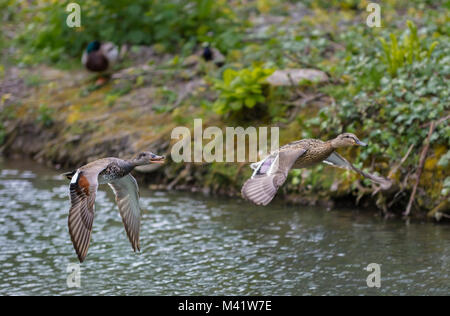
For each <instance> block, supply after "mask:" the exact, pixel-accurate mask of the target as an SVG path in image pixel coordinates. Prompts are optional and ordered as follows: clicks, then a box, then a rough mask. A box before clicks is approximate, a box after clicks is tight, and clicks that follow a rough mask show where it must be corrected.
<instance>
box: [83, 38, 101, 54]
mask: <svg viewBox="0 0 450 316" xmlns="http://www.w3.org/2000/svg"><path fill="white" fill-rule="evenodd" d="M100 46H101V44H100V42H99V41H93V42H90V43H89V44H88V46H87V49H86V52H87V53H88V54H89V53H92V52H96V51H98V50H99V49H100Z"/></svg>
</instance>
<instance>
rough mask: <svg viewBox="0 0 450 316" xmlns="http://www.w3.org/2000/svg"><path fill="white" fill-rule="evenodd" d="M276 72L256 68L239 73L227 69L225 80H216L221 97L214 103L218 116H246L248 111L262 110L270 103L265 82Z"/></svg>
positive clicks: (215, 86) (224, 74)
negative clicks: (264, 89)
mask: <svg viewBox="0 0 450 316" xmlns="http://www.w3.org/2000/svg"><path fill="white" fill-rule="evenodd" d="M273 72H274V69H266V68H262V67H258V66H255V67H253V68H245V69H241V70H239V71H236V70H233V69H230V68H229V69H226V70H225V71H224V72H223V79H218V80H215V83H214V89H215V90H217V91H218V92H219V97H218V98H217V100H216V102H215V103H214V111H216V112H217V113H218V114H221V115H225V114H233V115H235V116H241V117H242V116H245V113H246V111H248V110H252V112H254V111H257V110H262V111H263V112H267V109H261V108H259V109H258V107H262V106H264V105H266V104H267V103H268V102H267V101H268V96H266V95H265V94H264V91H263V88H264V86H267V84H266V82H265V80H266V79H267V77H268V76H270V75H271V74H272V73H273Z"/></svg>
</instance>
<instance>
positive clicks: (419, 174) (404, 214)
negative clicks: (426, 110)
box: [403, 121, 435, 216]
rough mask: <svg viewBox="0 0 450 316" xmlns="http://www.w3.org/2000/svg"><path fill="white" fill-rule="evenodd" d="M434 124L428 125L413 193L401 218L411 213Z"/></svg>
mask: <svg viewBox="0 0 450 316" xmlns="http://www.w3.org/2000/svg"><path fill="white" fill-rule="evenodd" d="M434 127H435V122H434V121H432V122H431V124H430V129H429V131H428V136H427V139H426V140H425V146H424V147H423V149H422V153H421V154H420V160H419V166H418V168H417V171H416V183H415V184H414V187H413V191H412V193H411V196H410V198H409V202H408V205H407V206H406V211H405V212H404V213H403V216H409V214H410V213H411V207H412V204H413V202H414V197H415V196H416V192H417V187H418V186H419V182H420V176H421V175H422V171H423V166H424V164H425V159H426V158H427V154H428V149H429V148H430V138H431V135H432V134H433V132H434Z"/></svg>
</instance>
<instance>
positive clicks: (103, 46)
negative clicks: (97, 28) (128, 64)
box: [81, 41, 119, 84]
mask: <svg viewBox="0 0 450 316" xmlns="http://www.w3.org/2000/svg"><path fill="white" fill-rule="evenodd" d="M118 58H119V49H118V47H117V46H116V45H114V44H113V43H111V42H106V43H100V42H99V41H93V42H91V43H89V45H88V46H87V48H86V50H85V51H84V53H83V56H82V57H81V62H82V63H83V65H84V67H86V69H87V70H89V71H93V72H99V73H102V72H105V71H107V70H110V69H111V67H112V65H113V64H114V63H115V62H116V61H117V60H118ZM100 80H102V78H99V80H98V81H100ZM104 80H105V79H103V81H102V82H101V83H103V82H104ZM101 83H100V84H101Z"/></svg>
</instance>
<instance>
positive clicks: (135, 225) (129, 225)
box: [63, 152, 164, 262]
mask: <svg viewBox="0 0 450 316" xmlns="http://www.w3.org/2000/svg"><path fill="white" fill-rule="evenodd" d="M163 162H164V156H158V155H155V154H153V153H151V152H142V153H140V154H138V155H137V156H135V157H134V158H133V159H131V160H122V159H118V158H113V157H110V158H103V159H98V160H95V161H93V162H91V163H88V164H87V165H84V166H82V167H80V168H78V169H77V170H74V171H71V172H67V173H64V174H63V175H64V176H66V177H67V178H68V179H70V180H71V181H70V186H69V189H70V202H71V207H70V211H69V220H68V223H69V233H70V237H71V239H72V243H73V246H74V248H75V251H76V253H77V255H78V259H79V260H80V262H83V261H84V259H85V258H86V255H87V252H88V248H89V243H90V240H91V232H92V223H93V221H94V210H95V196H96V193H97V188H98V185H99V184H105V183H107V184H108V185H109V186H110V187H111V188H112V190H113V192H114V194H115V195H116V203H117V205H118V206H119V211H120V215H121V217H122V221H123V224H124V226H125V231H126V233H127V236H128V239H129V240H130V242H131V246H132V248H133V251H136V250H138V251H140V247H139V230H140V217H141V211H140V208H139V187H138V184H137V182H136V179H135V178H134V177H133V176H132V175H131V174H130V172H131V171H132V170H133V169H134V168H135V167H137V166H142V165H148V164H151V163H163Z"/></svg>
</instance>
